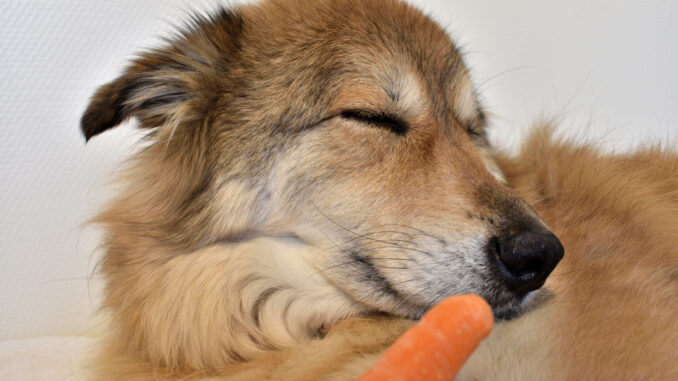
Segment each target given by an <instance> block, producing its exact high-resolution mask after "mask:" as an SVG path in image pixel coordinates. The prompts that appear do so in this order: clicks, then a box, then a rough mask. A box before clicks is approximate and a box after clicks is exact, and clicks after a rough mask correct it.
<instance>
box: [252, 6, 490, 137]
mask: <svg viewBox="0 0 678 381" xmlns="http://www.w3.org/2000/svg"><path fill="white" fill-rule="evenodd" d="M245 16H246V18H247V19H249V20H250V21H251V25H250V26H251V28H249V30H250V31H251V32H252V36H253V38H252V40H251V42H253V43H254V44H256V45H257V46H258V48H257V50H259V51H260V52H261V51H265V52H267V53H260V54H266V56H265V57H269V56H279V57H281V58H278V59H277V61H275V62H273V64H275V65H276V66H277V67H279V68H280V70H282V69H283V68H287V69H288V70H289V71H287V73H285V74H283V75H289V76H293V77H294V78H291V79H288V81H287V82H288V83H292V84H302V83H305V84H306V86H307V88H308V89H314V94H321V93H323V94H324V95H323V96H320V97H321V98H324V97H325V96H327V100H328V101H329V106H330V108H332V109H339V108H341V107H344V106H345V107H344V108H349V107H352V106H360V104H361V103H362V104H364V105H366V106H374V107H375V108H380V109H385V110H384V111H399V112H401V113H407V112H410V111H421V112H427V113H428V114H430V115H431V116H434V117H436V118H440V119H441V120H442V121H443V122H444V123H446V124H449V122H450V121H451V118H454V119H456V120H458V121H460V122H462V123H466V122H469V121H472V120H473V119H475V118H476V117H478V114H479V110H478V104H477V101H476V96H475V92H474V90H473V86H472V85H471V81H470V79H469V77H468V74H467V70H466V67H465V65H464V63H463V60H462V58H461V56H460V54H459V53H458V51H457V48H456V46H455V45H454V43H453V42H452V40H451V39H450V37H449V35H448V34H447V33H446V31H445V30H444V29H442V28H441V27H440V26H439V25H438V24H436V23H435V22H434V21H433V20H432V19H430V18H429V17H427V16H426V15H424V14H423V13H421V12H420V11H419V10H417V9H415V8H413V7H412V6H410V5H409V4H407V3H405V2H402V1H397V0H312V1H310V0H296V1H289V0H268V1H263V2H262V3H260V4H259V5H258V6H256V7H251V8H248V9H246V11H245ZM271 52H275V53H271ZM282 57H284V58H282ZM266 70H269V69H268V68H267V69H266ZM301 73H304V74H301ZM307 74H308V76H307ZM367 102H369V103H370V104H368V103H367ZM325 105H326V106H327V105H328V104H327V103H326V104H325ZM389 109H391V110H389Z"/></svg>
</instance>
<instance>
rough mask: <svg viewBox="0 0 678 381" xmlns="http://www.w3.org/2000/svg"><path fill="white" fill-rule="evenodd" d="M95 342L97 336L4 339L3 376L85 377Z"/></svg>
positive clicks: (70, 380) (0, 353)
mask: <svg viewBox="0 0 678 381" xmlns="http://www.w3.org/2000/svg"><path fill="white" fill-rule="evenodd" d="M93 343H94V340H93V339H88V338H83V337H71V336H65V337H44V338H38V339H24V340H8V341H4V342H0V380H3V381H14V380H16V381H48V380H50V381H76V380H82V379H85V375H86V374H85V371H84V369H85V368H86V362H87V361H88V358H89V356H90V355H91V353H92V348H93Z"/></svg>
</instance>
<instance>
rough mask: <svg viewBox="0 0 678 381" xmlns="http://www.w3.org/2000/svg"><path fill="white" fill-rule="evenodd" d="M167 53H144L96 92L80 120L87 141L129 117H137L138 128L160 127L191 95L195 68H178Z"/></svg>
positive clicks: (196, 68)
mask: <svg viewBox="0 0 678 381" xmlns="http://www.w3.org/2000/svg"><path fill="white" fill-rule="evenodd" d="M169 53H170V52H169V51H155V52H150V53H147V54H144V55H143V56H141V57H140V58H139V59H137V60H136V61H135V62H134V63H133V64H132V65H131V66H130V67H129V68H128V69H127V70H126V71H125V73H124V74H123V75H121V76H120V77H118V78H117V79H115V80H114V81H112V82H110V83H108V84H106V85H104V86H102V87H100V88H99V90H97V92H96V93H95V94H94V96H93V97H92V99H91V100H90V104H89V106H88V107H87V110H86V111H85V113H84V114H83V116H82V119H81V120H80V126H81V128H82V132H83V134H84V135H85V138H86V139H87V140H89V139H90V138H92V137H93V136H95V135H98V134H100V133H102V132H104V131H106V130H108V129H110V128H113V127H115V126H117V125H118V124H120V123H122V122H123V121H125V120H126V119H128V118H130V117H137V118H138V119H139V120H140V122H141V127H145V128H151V127H157V126H160V125H162V124H163V123H164V122H165V120H166V119H167V118H168V117H169V116H170V115H171V114H172V111H173V110H175V109H176V108H178V107H179V106H180V105H181V104H182V103H183V102H185V101H187V100H188V99H190V98H191V97H192V96H193V94H194V90H195V89H192V88H191V86H190V82H191V77H193V76H194V75H195V74H196V70H199V68H198V67H190V66H186V65H179V63H178V62H176V61H177V60H176V59H175V58H173V57H172V55H171V54H169ZM185 63H186V62H185Z"/></svg>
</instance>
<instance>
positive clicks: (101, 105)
mask: <svg viewBox="0 0 678 381" xmlns="http://www.w3.org/2000/svg"><path fill="white" fill-rule="evenodd" d="M128 82H129V80H127V79H126V78H125V76H122V77H120V78H118V79H116V80H115V81H113V82H111V83H108V84H106V85H104V86H102V87H100V88H99V90H97V92H96V93H95V94H94V96H93V97H92V99H91V100H90V104H89V106H88V107H87V110H86V111H85V113H84V114H83V115H82V118H81V119H80V128H81V129H82V133H83V134H84V135H85V139H86V140H87V141H89V139H91V138H92V137H93V136H95V135H98V134H100V133H102V132H104V131H106V130H108V129H109V128H113V127H115V126H117V125H118V124H120V123H121V122H122V121H124V120H125V119H126V118H127V117H128V116H129V115H126V114H125V112H124V111H123V108H124V99H125V98H126V93H127V92H128V90H127V89H128V88H129V87H130V86H131V84H130V83H128Z"/></svg>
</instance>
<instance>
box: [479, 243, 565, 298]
mask: <svg viewBox="0 0 678 381" xmlns="http://www.w3.org/2000/svg"><path fill="white" fill-rule="evenodd" d="M490 253H491V255H493V256H494V257H495V259H496V261H497V262H498V267H499V273H500V274H501V276H502V277H503V278H504V281H505V283H506V285H507V286H508V288H509V289H510V290H512V291H513V292H515V293H517V294H525V293H527V292H529V291H533V290H536V289H538V288H540V287H541V286H543V285H544V282H545V281H546V278H547V277H548V276H549V274H551V271H553V269H554V268H555V267H556V265H557V264H558V262H560V260H561V258H563V254H564V250H563V245H562V244H561V243H560V241H559V240H558V238H557V237H556V236H555V235H553V233H551V232H550V231H548V230H543V231H523V232H520V233H517V234H516V235H514V236H512V237H510V238H509V239H507V240H502V239H500V238H498V237H494V238H492V240H491V241H490Z"/></svg>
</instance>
